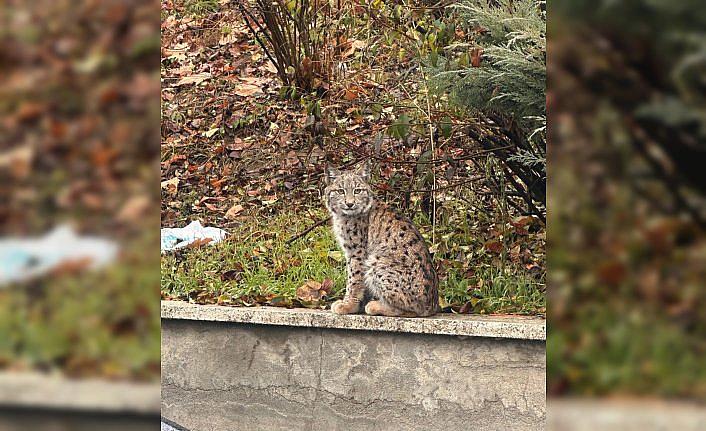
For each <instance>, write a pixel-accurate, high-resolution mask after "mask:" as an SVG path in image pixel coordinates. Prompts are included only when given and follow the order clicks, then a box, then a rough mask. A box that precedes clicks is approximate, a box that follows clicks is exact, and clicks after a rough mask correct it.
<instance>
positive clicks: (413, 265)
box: [324, 166, 439, 317]
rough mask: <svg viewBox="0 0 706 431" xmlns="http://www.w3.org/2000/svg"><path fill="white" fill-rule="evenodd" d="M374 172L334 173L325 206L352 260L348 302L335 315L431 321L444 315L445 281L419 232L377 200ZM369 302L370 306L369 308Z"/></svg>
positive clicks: (337, 304) (336, 308) (334, 307)
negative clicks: (442, 287) (425, 318)
mask: <svg viewBox="0 0 706 431" xmlns="http://www.w3.org/2000/svg"><path fill="white" fill-rule="evenodd" d="M369 180H370V178H369V170H368V167H367V166H361V167H360V168H358V169H356V170H353V171H344V172H341V171H339V170H337V169H333V168H330V169H329V171H328V176H327V186H326V189H325V191H324V203H325V205H326V208H327V209H328V210H329V212H330V213H331V217H332V220H333V232H334V235H335V236H336V240H337V241H338V244H339V246H340V247H341V249H342V250H343V252H344V253H345V256H346V263H347V271H348V281H347V284H346V295H345V297H344V299H342V300H340V301H337V302H335V303H334V304H333V305H332V306H331V309H332V310H333V312H334V313H337V314H352V313H358V312H360V311H361V308H362V307H363V306H364V309H365V312H366V313H367V314H373V315H383V316H406V317H415V316H429V315H432V314H434V313H436V312H437V311H438V308H439V297H438V285H439V280H438V277H437V274H436V271H435V269H434V265H433V263H432V259H431V255H430V254H429V249H428V248H427V245H426V243H425V242H424V238H422V235H421V234H420V233H419V231H418V230H417V228H416V227H415V226H414V225H413V224H412V222H411V221H409V220H408V219H406V218H404V217H401V216H399V215H398V214H395V213H394V212H393V211H392V210H390V209H389V208H388V207H387V206H386V205H385V204H383V203H381V202H378V201H376V200H375V197H374V195H373V191H372V189H371V187H370V183H369ZM366 300H369V301H368V302H367V304H366Z"/></svg>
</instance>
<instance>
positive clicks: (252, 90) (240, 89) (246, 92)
mask: <svg viewBox="0 0 706 431" xmlns="http://www.w3.org/2000/svg"><path fill="white" fill-rule="evenodd" d="M233 93H235V94H237V95H238V96H242V97H248V96H252V95H253V94H256V93H259V94H262V89H261V88H260V87H259V86H257V85H254V84H246V83H242V84H240V85H238V86H237V87H236V88H235V90H233Z"/></svg>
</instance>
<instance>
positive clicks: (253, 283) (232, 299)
mask: <svg viewBox="0 0 706 431" xmlns="http://www.w3.org/2000/svg"><path fill="white" fill-rule="evenodd" d="M323 217H326V214H325V212H323V211H318V210H317V211H312V212H310V213H307V214H300V215H295V214H291V213H284V214H279V215H276V216H274V217H272V218H269V219H261V220H259V221H252V220H251V221H248V222H247V223H244V224H242V225H241V226H239V227H237V228H235V229H233V230H231V236H230V238H229V239H228V240H226V241H223V242H221V243H219V244H214V245H206V246H202V247H200V248H194V249H187V250H183V251H178V252H176V253H170V254H166V255H164V256H163V257H162V295H163V296H164V297H165V298H171V299H180V300H188V301H192V302H197V303H219V304H224V305H241V306H248V305H255V304H261V305H275V306H287V307H291V306H306V307H318V308H327V307H328V306H329V305H330V304H331V302H333V301H334V300H336V299H340V298H341V297H343V294H344V293H345V285H346V269H345V258H344V256H343V253H342V252H341V251H340V250H339V249H338V246H337V244H336V242H335V239H334V237H333V233H332V232H331V229H330V227H329V226H322V227H319V228H317V229H315V230H313V231H311V232H310V233H309V234H308V235H307V236H305V237H304V238H301V239H299V240H297V241H294V242H293V243H291V244H288V243H287V241H288V240H289V239H290V238H292V237H294V236H295V235H296V234H298V233H300V232H302V231H304V230H305V229H306V228H307V227H309V226H311V224H312V223H314V220H319V219H321V218H323ZM422 230H423V231H425V230H426V229H422ZM486 257H487V256H486ZM479 258H480V257H479ZM486 260H487V259H486ZM457 263H458V262H451V261H448V260H447V259H443V260H441V261H440V262H439V265H440V266H442V267H443V268H440V269H441V271H440V273H441V274H442V279H441V286H440V303H441V305H442V307H444V308H445V310H446V311H451V310H453V311H457V312H458V311H460V312H464V313H520V314H542V313H544V309H545V299H544V293H543V286H544V284H543V282H541V283H540V282H539V281H537V280H536V279H535V278H533V277H532V276H530V275H528V274H523V273H518V272H517V271H515V270H514V269H513V267H511V266H510V265H505V266H498V267H494V266H492V263H486V264H483V265H481V266H479V267H478V268H477V270H476V271H474V272H473V274H470V275H469V273H468V271H467V270H466V269H464V268H465V267H464V266H463V265H458V264H457ZM327 280H330V281H327ZM308 282H313V283H314V285H316V284H317V283H325V285H326V284H329V285H332V286H331V288H330V289H329V291H327V292H326V294H325V295H322V297H321V298H320V299H318V300H316V301H311V300H309V299H306V298H302V296H301V295H300V294H298V292H297V289H299V288H300V287H302V286H304V285H305V284H307V283H308Z"/></svg>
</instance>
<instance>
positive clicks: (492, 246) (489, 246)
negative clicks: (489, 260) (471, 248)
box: [483, 241, 503, 254]
mask: <svg viewBox="0 0 706 431" xmlns="http://www.w3.org/2000/svg"><path fill="white" fill-rule="evenodd" d="M483 248H485V249H486V250H488V251H489V252H491V253H495V254H500V253H501V252H502V251H503V244H502V243H501V242H500V241H488V242H486V243H485V244H483Z"/></svg>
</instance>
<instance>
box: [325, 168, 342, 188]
mask: <svg viewBox="0 0 706 431" xmlns="http://www.w3.org/2000/svg"><path fill="white" fill-rule="evenodd" d="M339 175H341V171H339V170H338V169H336V168H334V167H333V166H327V167H326V184H331V182H332V181H333V180H335V179H336V177H338V176H339Z"/></svg>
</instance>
